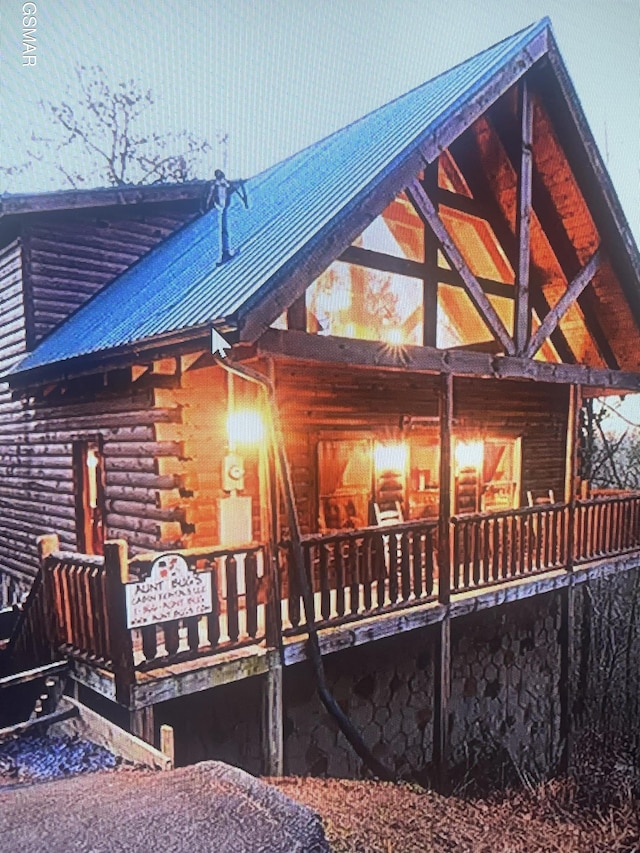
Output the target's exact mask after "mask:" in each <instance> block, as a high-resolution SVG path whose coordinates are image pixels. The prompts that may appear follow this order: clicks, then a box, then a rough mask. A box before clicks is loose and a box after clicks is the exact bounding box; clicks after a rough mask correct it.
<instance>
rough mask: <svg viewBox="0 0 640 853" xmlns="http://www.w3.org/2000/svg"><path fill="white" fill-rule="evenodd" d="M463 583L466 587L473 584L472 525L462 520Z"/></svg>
mask: <svg viewBox="0 0 640 853" xmlns="http://www.w3.org/2000/svg"><path fill="white" fill-rule="evenodd" d="M462 583H463V586H464V588H465V589H468V587H469V586H470V585H471V525H470V523H469V522H468V521H463V522H462Z"/></svg>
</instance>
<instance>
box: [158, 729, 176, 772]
mask: <svg viewBox="0 0 640 853" xmlns="http://www.w3.org/2000/svg"><path fill="white" fill-rule="evenodd" d="M160 752H161V753H162V754H163V755H166V756H167V758H168V759H169V760H170V761H171V766H172V767H175V766H176V748H175V741H174V737H173V726H168V725H166V723H163V725H161V726H160Z"/></svg>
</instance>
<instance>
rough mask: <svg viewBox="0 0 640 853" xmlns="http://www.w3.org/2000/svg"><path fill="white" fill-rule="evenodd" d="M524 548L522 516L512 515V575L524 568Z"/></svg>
mask: <svg viewBox="0 0 640 853" xmlns="http://www.w3.org/2000/svg"><path fill="white" fill-rule="evenodd" d="M523 549H524V536H523V535H522V516H519V515H514V516H512V517H511V571H510V575H511V576H512V577H513V576H514V575H517V574H519V572H520V571H521V568H522V564H523V562H524V561H523V559H522V551H523Z"/></svg>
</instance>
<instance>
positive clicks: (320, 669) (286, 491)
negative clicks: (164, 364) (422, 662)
mask: <svg viewBox="0 0 640 853" xmlns="http://www.w3.org/2000/svg"><path fill="white" fill-rule="evenodd" d="M216 362H217V363H218V364H219V365H220V367H222V368H223V369H224V370H226V371H228V372H230V373H235V374H236V375H237V376H240V377H242V378H243V379H246V380H248V381H249V382H253V383H255V384H257V385H259V386H261V387H262V389H263V390H264V392H265V394H266V397H267V400H268V403H269V405H268V411H269V432H270V440H271V443H272V446H273V450H274V457H275V461H276V470H277V474H278V479H279V481H280V487H281V488H282V493H283V495H284V498H285V503H286V506H287V522H288V526H289V531H290V535H291V543H292V546H293V556H294V560H295V564H296V568H297V572H298V579H299V582H300V589H301V591H302V600H303V602H304V610H305V617H306V622H307V633H308V638H309V639H308V642H307V650H308V653H309V658H310V660H311V664H312V666H313V671H314V675H315V678H316V685H317V689H318V695H319V696H320V699H321V701H322V704H323V705H324V706H325V708H326V709H327V711H328V712H329V713H330V714H331V716H332V717H333V718H334V719H335V721H336V722H337V724H338V726H339V728H340V731H341V732H342V734H343V735H344V736H345V738H346V739H347V740H348V741H349V743H350V744H351V746H352V747H353V749H354V751H355V752H356V754H357V755H358V757H359V758H361V759H362V761H363V762H364V764H365V766H366V767H367V769H368V770H369V771H370V772H371V773H372V774H373V775H374V776H376V777H378V778H379V779H382V780H384V781H388V782H393V781H396V780H397V778H398V777H397V776H396V774H395V773H394V772H393V771H391V770H390V769H389V768H388V767H386V766H385V765H384V764H382V763H381V762H380V761H378V759H377V758H376V757H375V756H374V755H373V754H372V753H371V751H370V749H369V748H368V747H367V745H366V744H365V742H364V740H363V739H362V735H361V734H360V732H359V731H358V730H357V728H356V727H355V726H354V724H353V723H352V721H351V719H350V718H349V717H348V716H347V715H346V714H345V713H344V711H343V710H342V708H341V707H340V705H339V704H338V703H337V701H336V699H335V697H334V695H333V694H332V693H331V691H330V690H329V687H328V685H327V679H326V674H325V671H324V662H323V660H322V652H321V651H320V641H319V638H318V630H317V628H316V624H315V617H314V598H313V590H312V589H311V584H310V583H309V577H308V576H307V573H306V571H305V568H304V554H303V551H302V538H301V534H300V525H299V524H298V516H297V514H296V510H295V497H294V493H293V482H292V479H291V471H290V469H289V460H288V459H287V454H286V452H285V449H284V443H283V436H282V429H281V427H280V418H279V414H278V409H277V405H276V398H275V390H274V388H273V385H272V383H271V381H270V380H269V378H268V377H266V376H265V375H264V374H262V373H260V372H259V371H257V370H252V369H251V368H250V367H247V366H244V365H243V366H242V367H240V366H239V365H237V364H230V363H229V362H228V361H226V360H223V359H221V358H216Z"/></svg>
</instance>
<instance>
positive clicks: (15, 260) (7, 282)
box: [0, 240, 35, 606]
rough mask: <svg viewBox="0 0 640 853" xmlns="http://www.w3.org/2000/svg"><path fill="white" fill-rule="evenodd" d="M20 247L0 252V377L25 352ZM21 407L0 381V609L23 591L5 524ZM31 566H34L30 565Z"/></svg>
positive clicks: (19, 569) (11, 488)
mask: <svg viewBox="0 0 640 853" xmlns="http://www.w3.org/2000/svg"><path fill="white" fill-rule="evenodd" d="M21 251H22V246H21V243H20V241H19V240H16V241H14V242H13V243H11V244H10V245H9V246H7V247H6V248H5V249H3V250H2V251H1V252H0V376H1V375H3V374H4V373H6V371H7V370H9V369H10V368H11V367H12V365H13V364H15V362H16V361H17V360H18V359H19V358H20V357H21V356H22V355H23V354H24V353H25V351H26V328H25V318H24V300H23V292H22V257H21ZM22 412H23V405H22V403H20V402H14V401H13V400H12V398H11V392H10V390H9V386H8V385H7V383H6V382H0V577H1V584H0V606H1V605H2V604H6V603H11V602H12V601H13V600H15V599H16V598H17V597H18V596H20V595H21V593H22V592H23V591H24V590H25V589H26V586H25V582H24V578H23V576H22V571H21V567H20V566H19V565H16V563H15V561H14V557H15V555H14V554H13V546H12V545H11V543H10V542H9V541H8V539H7V537H9V538H12V537H11V534H10V531H9V528H8V524H9V519H8V514H9V512H10V511H11V507H12V504H13V497H14V494H13V493H14V489H13V487H12V485H11V484H10V477H11V472H12V469H13V465H14V464H15V454H14V446H13V440H12V438H11V436H10V435H8V434H7V430H6V425H8V424H10V423H11V422H12V421H13V419H14V418H20V417H21V416H22ZM34 567H35V565H34Z"/></svg>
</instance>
